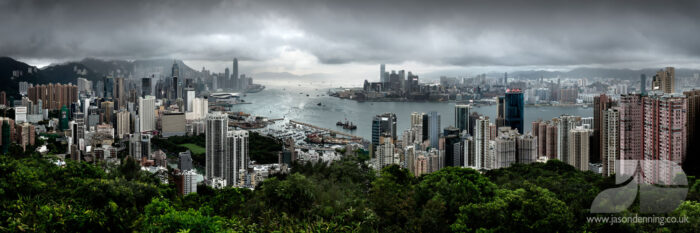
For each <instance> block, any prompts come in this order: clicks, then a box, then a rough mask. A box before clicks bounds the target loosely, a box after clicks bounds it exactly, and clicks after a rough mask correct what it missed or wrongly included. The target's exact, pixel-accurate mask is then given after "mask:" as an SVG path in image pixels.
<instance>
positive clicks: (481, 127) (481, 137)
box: [470, 116, 491, 169]
mask: <svg viewBox="0 0 700 233" xmlns="http://www.w3.org/2000/svg"><path fill="white" fill-rule="evenodd" d="M489 124H490V122H489V117H485V116H482V117H479V119H477V120H476V122H475V124H474V159H473V160H474V161H475V165H474V166H475V167H476V168H477V169H481V168H484V165H485V163H484V162H485V160H486V157H487V154H488V153H489V141H490V140H491V138H490V135H491V132H490V130H491V128H490V127H489ZM470 160H471V159H470Z"/></svg>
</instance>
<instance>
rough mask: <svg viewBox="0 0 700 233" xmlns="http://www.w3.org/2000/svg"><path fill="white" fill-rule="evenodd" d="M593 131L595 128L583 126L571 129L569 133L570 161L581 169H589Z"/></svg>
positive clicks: (570, 163)
mask: <svg viewBox="0 0 700 233" xmlns="http://www.w3.org/2000/svg"><path fill="white" fill-rule="evenodd" d="M592 133H593V130H591V129H586V128H584V127H581V126H579V127H576V128H575V129H571V130H570V131H569V133H568V134H569V136H568V140H569V141H568V142H567V144H568V146H567V148H568V149H569V152H568V153H567V154H568V156H569V159H568V161H569V162H568V163H569V165H571V166H574V167H575V168H576V169H579V170H581V171H588V159H589V150H590V135H591V134H592Z"/></svg>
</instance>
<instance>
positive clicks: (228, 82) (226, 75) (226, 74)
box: [224, 67, 233, 89]
mask: <svg viewBox="0 0 700 233" xmlns="http://www.w3.org/2000/svg"><path fill="white" fill-rule="evenodd" d="M231 81H232V80H231V73H230V71H229V70H228V67H226V69H224V82H225V83H226V85H224V86H225V87H226V89H230V88H231V86H233V85H231V84H232V82H231Z"/></svg>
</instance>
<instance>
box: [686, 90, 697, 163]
mask: <svg viewBox="0 0 700 233" xmlns="http://www.w3.org/2000/svg"><path fill="white" fill-rule="evenodd" d="M683 95H685V98H686V99H687V102H688V111H687V116H686V119H687V120H688V127H687V131H688V133H687V134H688V136H687V139H688V140H687V141H686V144H685V145H686V148H687V149H686V155H692V156H688V157H686V160H685V161H683V164H684V165H686V166H685V167H684V169H685V171H686V172H688V173H695V172H694V171H697V169H700V168H698V167H696V166H693V165H694V164H697V162H696V161H698V160H700V158H698V156H697V155H698V153H700V150H698V149H697V148H698V147H697V146H696V145H693V143H692V142H700V119H698V118H699V117H700V90H692V91H686V92H683ZM688 161H690V162H688ZM695 174H697V173H695Z"/></svg>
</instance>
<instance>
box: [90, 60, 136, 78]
mask: <svg viewBox="0 0 700 233" xmlns="http://www.w3.org/2000/svg"><path fill="white" fill-rule="evenodd" d="M78 63H80V64H83V65H85V66H87V67H88V68H90V69H91V70H93V71H95V72H97V73H100V74H104V75H113V76H122V75H123V76H128V75H129V74H130V73H133V71H134V64H133V62H130V61H124V60H111V61H104V60H100V59H96V58H85V59H83V60H81V61H79V62H78Z"/></svg>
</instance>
